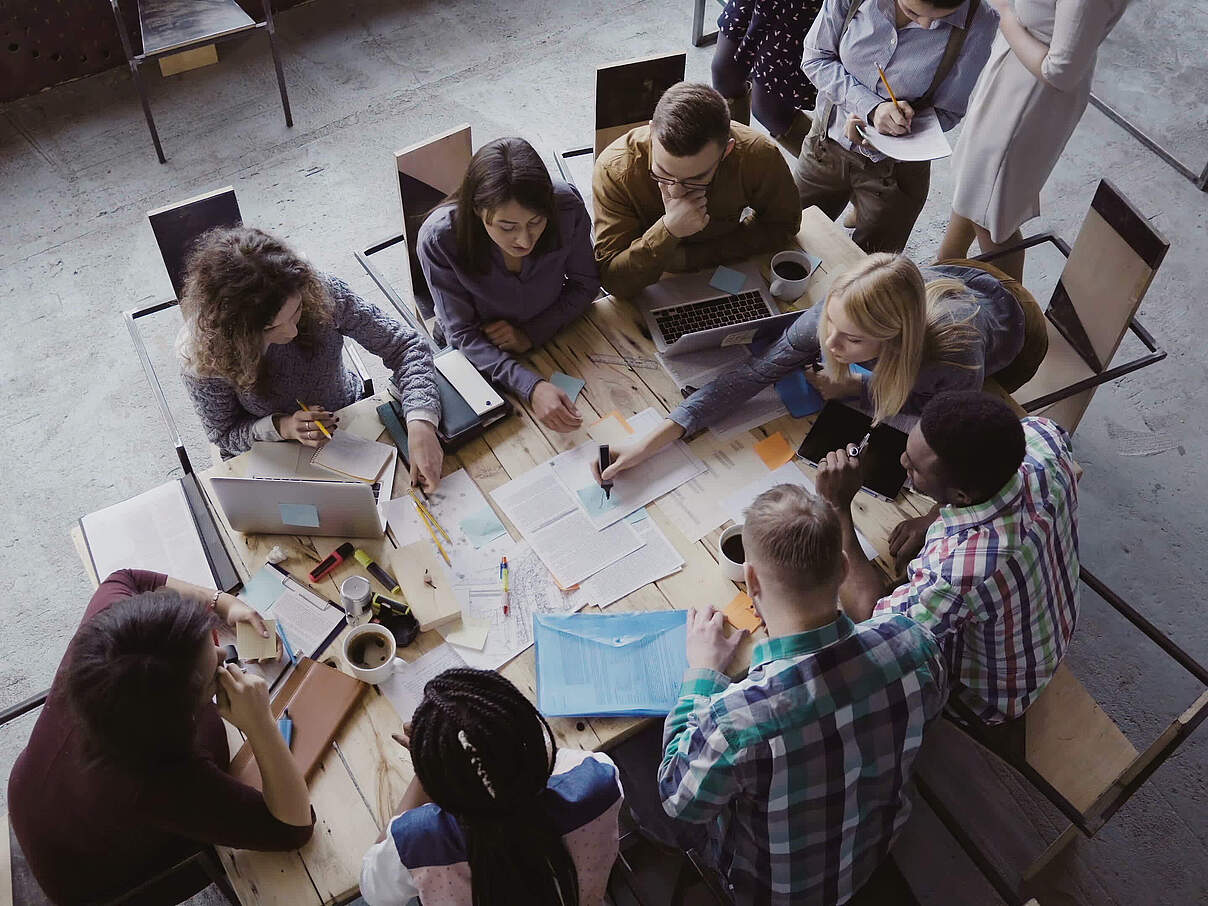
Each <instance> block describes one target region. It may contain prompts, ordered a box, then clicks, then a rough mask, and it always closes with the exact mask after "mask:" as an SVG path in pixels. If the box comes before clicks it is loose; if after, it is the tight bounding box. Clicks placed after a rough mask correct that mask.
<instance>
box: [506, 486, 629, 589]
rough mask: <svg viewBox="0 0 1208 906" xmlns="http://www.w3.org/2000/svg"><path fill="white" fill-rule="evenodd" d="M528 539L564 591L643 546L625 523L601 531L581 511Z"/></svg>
mask: <svg viewBox="0 0 1208 906" xmlns="http://www.w3.org/2000/svg"><path fill="white" fill-rule="evenodd" d="M613 493H614V494H615V493H616V491H615V490H614V491H613ZM618 518H619V517H618ZM528 540H529V542H530V543H531V544H532V545H533V550H535V551H536V552H537V556H539V557H540V558H541V560H542V562H544V563H545V565H546V566H547V567H549V571H550V572H551V573H553V574H554V578H555V579H557V580H558V584H559V585H561V586H562V587H563V588H570V587H571V586H572V585H577V584H578V583H579V582H582V581H583V580H584V579H586V578H587V577H588V576H593V575H595V574H596V573H598V572H599V571H600V570H602V569H604V567H606V566H611V565H612V564H614V563H616V562H617V561H618V560H620V559H621V558H622V557H624V556H625V555H626V554H632V553H633V552H634V551H636V550H637V549H638V548H639V547H641V546H642V541H641V539H640V538H639V537H638V534H637V532H636V531H634V528H633V526H632V525H630V524H629V523H628V522H626V521H625V520H623V519H620V521H618V522H614V523H613V524H612V525H610V526H608V528H606V529H602V530H600V529H597V528H596V527H595V525H594V524H593V522H592V520H591V518H590V517H589V516H588V515H587V514H586V513H584V512H582V511H581V510H578V509H575V510H574V511H573V512H571V513H568V514H567V515H566V516H563V517H562V518H560V519H558V520H557V521H556V522H553V523H551V524H550V525H548V526H546V527H545V528H543V529H538V530H537V531H535V532H533V533H531V534H530V535H529V536H528Z"/></svg>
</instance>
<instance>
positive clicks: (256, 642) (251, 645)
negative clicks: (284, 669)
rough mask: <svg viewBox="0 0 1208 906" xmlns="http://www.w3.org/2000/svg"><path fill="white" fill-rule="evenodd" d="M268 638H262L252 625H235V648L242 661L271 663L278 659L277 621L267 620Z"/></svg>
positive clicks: (265, 623)
mask: <svg viewBox="0 0 1208 906" xmlns="http://www.w3.org/2000/svg"><path fill="white" fill-rule="evenodd" d="M264 626H265V628H266V629H268V638H265V637H264V636H262V635H261V634H260V632H259V630H257V629H256V628H255V627H254V626H252V624H251V623H237V624H236V625H235V648H236V650H237V651H238V652H239V659H240V660H241V661H259V660H265V661H271V660H274V659H275V658H276V657H277V621H276V620H272V619H266V620H265V621H264Z"/></svg>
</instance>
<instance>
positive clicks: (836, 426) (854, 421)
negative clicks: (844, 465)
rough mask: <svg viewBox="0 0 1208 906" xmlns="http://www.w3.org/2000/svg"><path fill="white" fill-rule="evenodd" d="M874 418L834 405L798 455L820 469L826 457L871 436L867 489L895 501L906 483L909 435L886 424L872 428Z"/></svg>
mask: <svg viewBox="0 0 1208 906" xmlns="http://www.w3.org/2000/svg"><path fill="white" fill-rule="evenodd" d="M871 425H872V418H871V417H870V416H867V415H865V414H864V413H863V412H860V411H859V410H858V409H853V408H851V407H850V406H845V405H843V404H842V403H837V402H834V401H831V402H829V403H827V404H826V405H825V406H823V407H822V411H821V412H819V413H818V417H817V418H816V419H815V420H814V427H812V428H811V429H810V433H809V434H807V435H806V436H805V440H803V441H802V442H801V447H800V449H798V450H797V455H798V456H800V457H801V458H802V459H804V460H806V461H807V462H810V463H812V464H813V465H817V464H818V462H819V460H821V459H825V458H826V454H827V453H830V452H832V451H834V450H838V449H841V448H843V447H846V446H847V445H848V444H858V443H859V442H860V441H862V440H863V439H864V435H865V434H867V433H871V434H872V437H870V438H869V440H868V447H867V448H865V450H864V454H863V455H862V456H861V457H860V458H861V459H862V460H863V464H864V489H865V490H866V491H871V492H872V493H873V494H876V495H877V496H878V497H882V498H884V499H885V500H893V499H894V498H895V497H897V496H898V492H900V491H901V490H902V485H904V484H905V483H906V470H905V469H904V468H902V454H903V453H904V452H905V451H906V434H905V432H903V431H899V430H898V429H897V428H892V427H890V426H889V425H886V424H880V425H877V426H876V427H875V428H872V427H871Z"/></svg>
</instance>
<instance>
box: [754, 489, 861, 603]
mask: <svg viewBox="0 0 1208 906" xmlns="http://www.w3.org/2000/svg"><path fill="white" fill-rule="evenodd" d="M742 541H743V546H744V547H745V548H746V550H747V555H748V558H749V557H750V553H751V552H752V551H754V552H755V553H756V556H758V557H759V558H760V560H762V561H764V564H765V565H766V566H767V567H769V568H770V569H771V570H772V571H773V572H774V573H775V576H776V578H777V579H778V580H779V581H780V583H781V584H782V585H783V586H785V587H786V588H788V589H793V590H798V591H810V590H814V589H817V588H818V587H819V586H825V585H827V584H828V583H830V582H832V581H834V580H835V578H836V577H837V576H838V575H839V570H840V568H841V567H842V564H843V535H842V531H841V529H840V525H839V514H838V513H837V512H835V509H834V507H832V506H831V505H830V504H828V503H827V502H826V501H824V500H823V499H822V498H821V497H817V496H815V495H814V494H811V493H810V492H809V491H807V490H806V489H805V488H803V487H801V486H800V485H795V484H778V485H776V486H775V487H774V488H771V489H769V490H767V491H764V492H763V493H762V494H760V495H759V496H758V497H756V498H755V500H754V502H752V503H751V505H750V506H749V507H747V509H746V512H745V513H744V514H743V526H742Z"/></svg>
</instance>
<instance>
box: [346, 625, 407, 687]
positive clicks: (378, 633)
mask: <svg viewBox="0 0 1208 906" xmlns="http://www.w3.org/2000/svg"><path fill="white" fill-rule="evenodd" d="M397 651H398V645H397V644H396V643H395V641H394V636H392V635H391V634H390V632H389V631H388V630H387V629H386V628H385V627H384V626H380V625H378V624H377V623H363V624H362V625H360V626H357V627H356V628H355V629H353V630H352V631H351V632H349V633H348V634H347V635H346V636H344V659H345V660H346V661H348V669H349V670H351V671H352V675H353V676H355V677H356V678H357V679H359V680H364V681H365V682H367V683H380V682H381V681H382V680H384V679H386V678H387V677H388V676H390V674H391V673H393V672H394V655H395V654H396V652H397Z"/></svg>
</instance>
